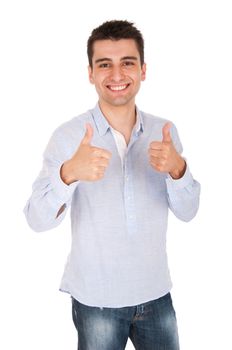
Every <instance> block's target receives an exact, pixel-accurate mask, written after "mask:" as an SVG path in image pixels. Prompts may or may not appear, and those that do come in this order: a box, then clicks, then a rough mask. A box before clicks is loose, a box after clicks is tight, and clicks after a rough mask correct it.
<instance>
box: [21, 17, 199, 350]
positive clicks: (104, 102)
mask: <svg viewBox="0 0 232 350" xmlns="http://www.w3.org/2000/svg"><path fill="white" fill-rule="evenodd" d="M88 59H89V80H90V82H91V83H92V84H94V85H95V88H96V91H97V94H98V96H99V101H98V104H97V105H96V107H95V108H94V109H92V110H89V111H88V112H86V113H84V114H83V115H80V116H78V117H76V118H74V119H72V120H71V121H69V122H67V123H65V124H63V125H62V126H60V127H59V128H58V129H57V130H56V131H55V132H54V134H53V136H52V138H51V140H50V142H49V144H48V146H47V149H46V151H45V153H44V165H43V169H42V171H41V173H40V175H39V177H38V178H37V180H36V181H35V183H34V186H33V193H32V196H31V198H30V199H29V201H28V203H27V205H26V207H25V214H26V217H27V220H28V223H29V225H30V226H31V227H32V228H33V229H34V230H35V231H44V230H48V229H51V228H53V227H55V226H57V225H59V224H60V222H61V221H62V220H63V219H64V217H65V214H66V212H67V209H68V207H69V206H70V205H71V222H72V247H71V252H70V255H69V258H68V261H67V265H66V268H65V272H64V275H63V279H62V282H61V290H62V291H65V292H68V293H69V294H70V295H71V296H72V308H73V309H72V310H73V321H74V324H75V326H76V328H77V331H78V349H79V350H114V349H115V350H122V349H125V346H126V343H127V340H128V338H130V339H131V341H132V342H133V344H134V346H135V349H143V350H146V349H148V350H153V349H154V350H158V349H159V350H160V349H166V350H167V349H168V350H177V349H179V341H178V331H177V323H176V318H175V311H174V308H173V305H172V300H171V295H170V289H171V280H170V276H169V270H168V265H167V257H166V230H167V219H168V209H169V208H170V209H171V211H172V212H173V213H174V214H175V215H176V216H177V217H178V218H179V219H181V220H183V221H189V220H191V219H192V218H193V217H194V216H195V214H196V212H197V210H198V204H199V193H200V185H199V184H198V182H196V181H195V180H194V179H193V177H192V175H191V173H190V170H189V166H188V165H187V163H186V161H185V159H184V158H182V156H181V155H180V154H181V152H182V146H181V143H180V140H179V137H178V134H177V130H176V128H175V126H174V125H173V124H172V123H170V122H168V121H166V120H164V119H161V118H158V117H154V116H152V115H149V114H147V113H144V112H142V111H140V110H139V109H138V108H137V106H136V105H135V96H136V94H137V92H138V91H139V88H140V83H141V81H143V80H145V77H146V64H145V63H144V43H143V38H142V35H141V33H140V32H139V31H138V30H137V28H135V27H134V25H133V24H132V23H129V22H127V21H109V22H105V23H103V24H102V25H101V26H99V27H98V28H96V29H94V30H93V32H92V34H91V36H90V38H89V40H88Z"/></svg>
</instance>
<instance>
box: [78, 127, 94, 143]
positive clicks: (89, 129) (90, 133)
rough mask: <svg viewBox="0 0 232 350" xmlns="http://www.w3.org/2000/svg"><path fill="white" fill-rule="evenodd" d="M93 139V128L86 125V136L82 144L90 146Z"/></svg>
mask: <svg viewBox="0 0 232 350" xmlns="http://www.w3.org/2000/svg"><path fill="white" fill-rule="evenodd" d="M92 137H93V127H92V125H91V124H88V123H87V124H86V132H85V136H84V138H83V139H82V141H81V143H82V145H89V144H90V142H91V140H92Z"/></svg>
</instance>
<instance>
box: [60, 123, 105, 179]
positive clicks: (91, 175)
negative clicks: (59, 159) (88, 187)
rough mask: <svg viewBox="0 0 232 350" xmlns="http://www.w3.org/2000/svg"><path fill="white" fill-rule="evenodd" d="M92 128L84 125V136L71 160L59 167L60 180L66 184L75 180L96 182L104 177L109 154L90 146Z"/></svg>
mask: <svg viewBox="0 0 232 350" xmlns="http://www.w3.org/2000/svg"><path fill="white" fill-rule="evenodd" d="M92 137H93V128H92V126H91V125H90V124H86V132H85V135H84V137H83V139H82V141H81V143H80V145H79V147H78V149H77V151H76V152H75V153H74V155H73V156H72V158H71V159H69V160H67V161H66V162H65V163H64V164H63V165H62V167H61V178H62V180H63V181H64V182H65V183H66V184H67V185H70V184H71V183H72V182H74V181H77V180H83V181H97V180H100V179H102V178H103V177H104V174H105V170H106V168H107V167H108V165H109V160H110V158H111V153H110V152H108V151H107V150H104V149H102V148H98V147H94V146H92V145H91V141H92Z"/></svg>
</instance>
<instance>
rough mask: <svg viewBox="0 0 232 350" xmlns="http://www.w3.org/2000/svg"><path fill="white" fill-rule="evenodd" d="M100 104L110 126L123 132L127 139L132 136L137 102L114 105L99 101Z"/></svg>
mask: <svg viewBox="0 0 232 350" xmlns="http://www.w3.org/2000/svg"><path fill="white" fill-rule="evenodd" d="M99 106H100V108H101V111H102V113H103V114H104V117H105V118H106V120H107V121H108V123H109V124H110V126H112V128H114V129H115V130H117V131H119V132H120V133H121V134H123V135H124V137H125V138H126V139H128V138H130V135H131V132H132V129H133V127H134V125H135V123H136V109H135V102H134V101H133V103H130V104H127V105H124V106H112V105H107V104H106V103H104V102H102V101H99Z"/></svg>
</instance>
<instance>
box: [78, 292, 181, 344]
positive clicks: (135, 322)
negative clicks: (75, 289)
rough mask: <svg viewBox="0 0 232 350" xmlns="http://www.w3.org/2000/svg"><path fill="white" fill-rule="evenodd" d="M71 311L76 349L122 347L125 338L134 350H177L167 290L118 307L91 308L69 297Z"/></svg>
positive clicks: (174, 324)
mask: <svg viewBox="0 0 232 350" xmlns="http://www.w3.org/2000/svg"><path fill="white" fill-rule="evenodd" d="M72 314H73V322H74V324H75V327H76V329H77V332H78V350H124V349H125V347H126V343H127V340H128V338H130V339H131V341H132V343H133V345H134V347H135V349H136V350H179V340H178V331H177V322H176V316H175V311H174V308H173V305H172V299H171V295H170V293H168V294H166V295H165V296H163V297H161V298H159V299H157V300H153V301H149V302H147V303H144V304H140V305H136V306H130V307H122V308H106V307H104V308H99V307H91V306H87V305H83V304H81V303H79V302H78V301H77V300H75V299H74V298H72Z"/></svg>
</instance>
